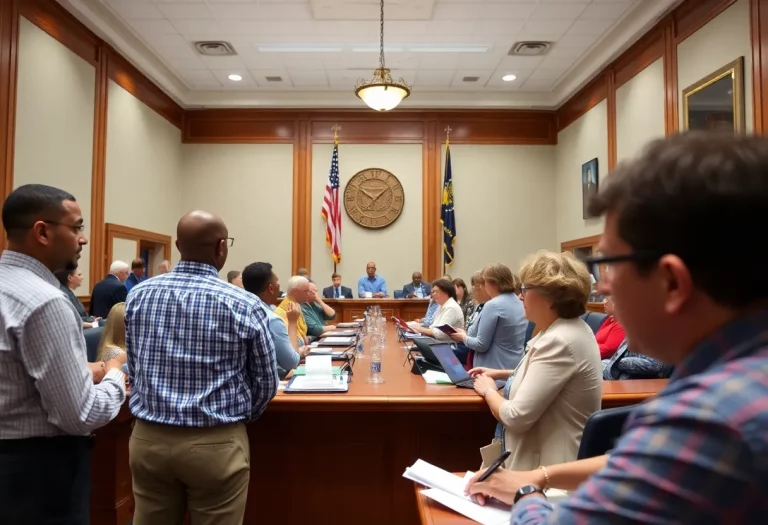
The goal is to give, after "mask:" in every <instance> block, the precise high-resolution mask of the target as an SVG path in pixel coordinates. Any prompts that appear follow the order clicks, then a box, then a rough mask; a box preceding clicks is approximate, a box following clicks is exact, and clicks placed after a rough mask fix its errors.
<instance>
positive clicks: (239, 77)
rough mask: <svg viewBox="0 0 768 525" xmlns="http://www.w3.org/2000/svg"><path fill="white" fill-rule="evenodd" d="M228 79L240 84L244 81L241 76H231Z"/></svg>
mask: <svg viewBox="0 0 768 525" xmlns="http://www.w3.org/2000/svg"><path fill="white" fill-rule="evenodd" d="M227 78H228V79H230V80H231V81H232V82H240V81H241V80H242V79H243V77H241V76H240V75H229V76H228V77H227Z"/></svg>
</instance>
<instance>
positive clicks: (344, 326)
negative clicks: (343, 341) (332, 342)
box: [336, 321, 361, 328]
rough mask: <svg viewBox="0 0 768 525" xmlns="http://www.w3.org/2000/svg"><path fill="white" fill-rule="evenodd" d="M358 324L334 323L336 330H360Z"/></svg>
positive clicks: (357, 322) (356, 322)
mask: <svg viewBox="0 0 768 525" xmlns="http://www.w3.org/2000/svg"><path fill="white" fill-rule="evenodd" d="M360 324H361V323H360V322H359V321H355V322H352V323H336V328H360Z"/></svg>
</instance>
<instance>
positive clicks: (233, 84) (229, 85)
mask: <svg viewBox="0 0 768 525" xmlns="http://www.w3.org/2000/svg"><path fill="white" fill-rule="evenodd" d="M212 73H213V76H214V77H216V80H218V81H219V82H220V83H221V85H222V86H224V87H225V88H226V89H233V90H238V89H253V88H255V87H258V84H256V82H255V81H254V80H253V77H252V76H251V73H250V72H249V71H248V70H247V69H227V70H218V71H212ZM229 75H240V76H241V77H242V78H243V79H242V80H239V81H234V80H230V79H229V78H228V77H229Z"/></svg>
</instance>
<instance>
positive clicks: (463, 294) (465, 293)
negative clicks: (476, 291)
mask: <svg viewBox="0 0 768 525" xmlns="http://www.w3.org/2000/svg"><path fill="white" fill-rule="evenodd" d="M453 285H454V286H455V287H456V302H457V303H459V306H461V311H462V313H463V314H464V323H465V324H466V322H467V314H468V313H469V312H471V311H472V310H474V308H475V303H474V302H473V301H472V295H471V294H470V293H469V290H467V283H465V282H464V279H462V278H461V277H457V278H456V279H454V280H453Z"/></svg>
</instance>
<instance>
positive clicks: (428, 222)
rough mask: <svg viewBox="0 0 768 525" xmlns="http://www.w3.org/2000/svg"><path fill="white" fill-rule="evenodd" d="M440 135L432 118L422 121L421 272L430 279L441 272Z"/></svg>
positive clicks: (432, 279) (436, 276)
mask: <svg viewBox="0 0 768 525" xmlns="http://www.w3.org/2000/svg"><path fill="white" fill-rule="evenodd" d="M438 137H442V133H440V132H439V128H438V123H437V120H436V119H430V120H426V121H425V125H424V142H423V144H422V167H421V177H422V182H421V235H422V237H421V268H422V269H421V271H422V274H423V275H424V279H425V280H427V281H428V282H431V281H434V280H435V279H437V278H438V277H439V276H440V275H442V273H443V240H442V239H443V235H442V231H441V229H440V190H441V187H442V181H443V179H442V174H441V172H442V170H441V166H442V155H443V153H442V151H443V148H442V141H440V139H439V138H438Z"/></svg>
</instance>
